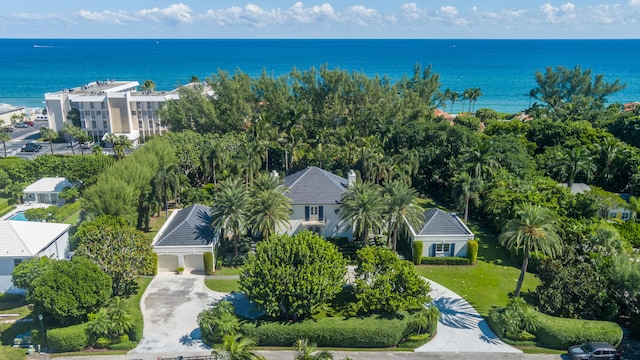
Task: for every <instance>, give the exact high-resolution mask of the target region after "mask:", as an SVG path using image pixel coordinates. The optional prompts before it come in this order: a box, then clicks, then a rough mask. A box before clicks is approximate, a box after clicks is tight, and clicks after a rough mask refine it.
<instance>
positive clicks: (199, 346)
mask: <svg viewBox="0 0 640 360" xmlns="http://www.w3.org/2000/svg"><path fill="white" fill-rule="evenodd" d="M204 278H205V276H204V275H194V274H186V273H185V274H182V275H176V274H174V273H159V274H158V275H156V276H155V277H154V278H153V280H152V281H151V283H150V284H149V286H148V287H147V289H146V291H145V293H144V294H143V295H142V298H141V299H140V309H141V310H142V315H143V317H144V332H143V335H142V340H141V341H140V344H138V346H137V347H136V348H135V349H133V350H131V352H130V353H132V354H143V353H165V354H168V353H180V354H182V353H199V354H209V353H210V352H211V348H210V347H209V346H207V345H205V344H204V343H203V342H202V340H201V336H200V329H199V328H198V314H199V313H200V312H201V311H202V310H204V309H208V308H210V307H211V305H212V304H213V303H215V302H216V301H218V300H220V299H222V298H223V297H224V296H225V295H226V294H223V293H217V292H215V291H211V290H209V289H208V288H207V287H206V286H205V284H204ZM193 355H197V354H193Z"/></svg>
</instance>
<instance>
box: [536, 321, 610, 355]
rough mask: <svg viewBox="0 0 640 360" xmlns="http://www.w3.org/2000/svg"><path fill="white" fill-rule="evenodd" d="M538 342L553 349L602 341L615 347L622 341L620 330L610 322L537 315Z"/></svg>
mask: <svg viewBox="0 0 640 360" xmlns="http://www.w3.org/2000/svg"><path fill="white" fill-rule="evenodd" d="M538 320H539V322H540V326H539V327H538V330H537V331H536V332H535V335H536V337H537V338H538V341H540V342H542V343H543V344H544V345H546V346H548V347H550V348H554V349H566V348H568V347H569V346H572V345H577V344H582V343H586V342H589V341H603V342H607V343H609V344H612V345H613V346H617V345H618V344H620V342H621V341H622V328H621V327H620V326H619V325H618V324H616V323H614V322H610V321H597V320H582V319H564V318H558V317H553V316H549V315H546V314H542V313H539V314H538Z"/></svg>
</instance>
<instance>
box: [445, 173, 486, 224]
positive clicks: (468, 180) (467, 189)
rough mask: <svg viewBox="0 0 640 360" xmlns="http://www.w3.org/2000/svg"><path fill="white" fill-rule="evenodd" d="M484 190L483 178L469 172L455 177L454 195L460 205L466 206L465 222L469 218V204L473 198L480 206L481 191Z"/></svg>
mask: <svg viewBox="0 0 640 360" xmlns="http://www.w3.org/2000/svg"><path fill="white" fill-rule="evenodd" d="M481 190H482V180H480V179H478V178H472V177H471V175H469V173H467V172H461V173H458V174H456V176H455V177H454V178H453V189H452V193H453V197H454V199H455V201H456V202H457V203H458V206H459V207H463V208H464V222H465V223H466V222H467V220H468V219H469V205H470V202H471V200H473V202H474V204H475V205H476V206H478V204H479V203H480V191H481Z"/></svg>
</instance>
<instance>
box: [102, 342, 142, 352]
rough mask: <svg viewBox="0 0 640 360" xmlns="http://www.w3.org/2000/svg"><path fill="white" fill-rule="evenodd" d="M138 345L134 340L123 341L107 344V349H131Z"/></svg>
mask: <svg viewBox="0 0 640 360" xmlns="http://www.w3.org/2000/svg"><path fill="white" fill-rule="evenodd" d="M137 345H138V343H137V342H135V341H125V342H121V343H117V344H111V345H108V346H107V349H109V350H131V349H133V348H135V347H136V346H137Z"/></svg>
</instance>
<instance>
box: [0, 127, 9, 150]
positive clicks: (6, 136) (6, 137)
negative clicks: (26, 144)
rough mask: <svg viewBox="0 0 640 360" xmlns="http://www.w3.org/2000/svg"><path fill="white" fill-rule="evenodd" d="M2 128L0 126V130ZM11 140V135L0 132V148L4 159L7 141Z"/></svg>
mask: <svg viewBox="0 0 640 360" xmlns="http://www.w3.org/2000/svg"><path fill="white" fill-rule="evenodd" d="M1 127H2V126H1V125H0V128H1ZM9 140H11V135H9V134H8V133H6V132H4V131H2V132H0V141H2V147H3V148H4V157H7V141H9Z"/></svg>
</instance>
